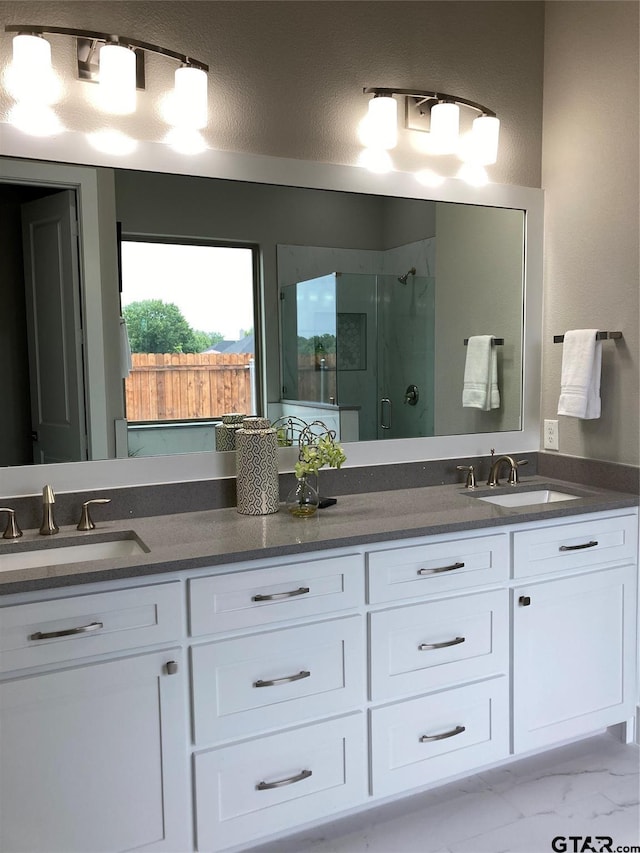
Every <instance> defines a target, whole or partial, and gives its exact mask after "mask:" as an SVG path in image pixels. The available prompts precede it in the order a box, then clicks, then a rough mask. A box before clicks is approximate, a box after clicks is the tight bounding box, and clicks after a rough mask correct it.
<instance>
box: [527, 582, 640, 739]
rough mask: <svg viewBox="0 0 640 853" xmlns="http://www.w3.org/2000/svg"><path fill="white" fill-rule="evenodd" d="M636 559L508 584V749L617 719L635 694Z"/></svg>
mask: <svg viewBox="0 0 640 853" xmlns="http://www.w3.org/2000/svg"><path fill="white" fill-rule="evenodd" d="M634 600H635V567H632V566H628V567H625V568H618V569H611V570H607V571H601V572H594V573H592V574H584V575H579V576H576V577H572V578H566V579H560V580H554V581H549V582H547V583H540V584H531V585H529V586H521V587H518V588H516V589H515V590H514V600H513V607H514V614H513V617H514V618H513V622H514V665H513V690H514V693H513V699H514V711H513V712H514V749H515V751H516V752H520V751H523V750H528V749H533V748H536V747H540V746H546V745H547V744H551V743H554V742H558V741H561V740H565V739H569V738H572V737H577V736H579V735H583V734H587V733H588V732H591V731H595V730H597V729H599V728H602V727H604V726H608V725H612V724H614V723H618V722H622V721H623V720H625V719H626V718H627V717H630V716H632V714H633V702H634V696H635V615H634Z"/></svg>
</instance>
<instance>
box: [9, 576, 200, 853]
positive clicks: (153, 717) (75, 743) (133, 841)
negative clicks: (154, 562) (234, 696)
mask: <svg viewBox="0 0 640 853" xmlns="http://www.w3.org/2000/svg"><path fill="white" fill-rule="evenodd" d="M181 613H182V607H181V594H180V585H179V584H178V583H173V584H159V585H154V586H149V587H140V588H138V589H127V590H120V591H117V592H104V593H99V594H95V595H85V596H82V595H79V596H73V597H69V598H64V599H53V600H47V601H39V602H35V603H27V604H18V605H15V606H8V607H4V608H1V609H0V648H1V652H0V660H1V662H2V667H3V669H4V670H8V669H9V670H11V671H10V672H6V674H5V676H4V677H3V680H2V681H1V682H0V849H1V850H2V851H7V853H18V851H24V853H27V851H28V853H89V851H105V853H107V851H108V853H112V851H124V850H132V849H136V850H145V851H162V850H164V851H175V850H186V849H188V847H189V845H190V843H191V841H190V832H189V795H188V773H187V756H186V750H185V736H184V733H185V726H186V719H185V683H184V680H185V676H186V667H185V666H184V661H183V658H184V654H183V651H182V649H181V647H180V640H181V634H182V631H181V622H182V619H181ZM158 645H161V646H165V645H166V647H163V648H161V649H158ZM116 654H117V656H116ZM51 661H55V666H52V665H51ZM43 664H46V665H45V666H43Z"/></svg>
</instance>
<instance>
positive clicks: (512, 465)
mask: <svg viewBox="0 0 640 853" xmlns="http://www.w3.org/2000/svg"><path fill="white" fill-rule="evenodd" d="M503 462H506V463H507V464H508V465H509V485H510V486H515V485H516V483H517V482H518V467H519V466H520V465H526V464H527V462H528V460H527V459H519V460H518V461H517V462H516V460H515V459H514V458H513V456H498V458H497V459H496V461H495V462H494V463H493V464H492V465H491V471H490V472H489V479H488V480H487V486H491V488H494V487H495V486H499V485H500V481H499V477H500V466H501V465H502V463H503Z"/></svg>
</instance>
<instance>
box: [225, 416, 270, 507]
mask: <svg viewBox="0 0 640 853" xmlns="http://www.w3.org/2000/svg"><path fill="white" fill-rule="evenodd" d="M236 493H237V508H238V512H239V513H242V515H269V514H271V513H274V512H278V508H279V501H280V491H279V480H278V440H277V436H276V431H275V429H272V428H271V424H270V422H269V420H268V418H245V419H244V421H243V423H242V428H241V429H239V430H238V431H237V432H236Z"/></svg>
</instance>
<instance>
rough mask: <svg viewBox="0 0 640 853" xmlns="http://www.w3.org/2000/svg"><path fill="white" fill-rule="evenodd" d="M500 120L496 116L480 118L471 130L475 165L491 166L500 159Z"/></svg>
mask: <svg viewBox="0 0 640 853" xmlns="http://www.w3.org/2000/svg"><path fill="white" fill-rule="evenodd" d="M499 135H500V119H499V118H496V117H495V116H478V118H476V119H474V120H473V125H472V128H471V149H472V152H473V154H472V158H473V162H474V163H478V164H479V165H481V166H490V165H491V164H492V163H495V162H496V160H497V159H498V137H499Z"/></svg>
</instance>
